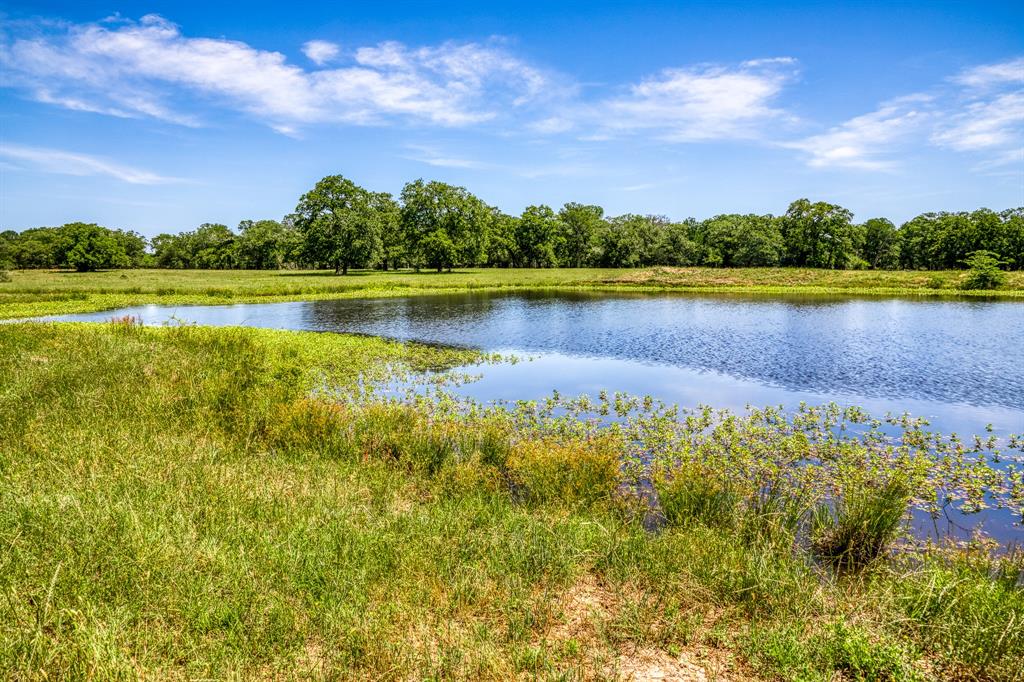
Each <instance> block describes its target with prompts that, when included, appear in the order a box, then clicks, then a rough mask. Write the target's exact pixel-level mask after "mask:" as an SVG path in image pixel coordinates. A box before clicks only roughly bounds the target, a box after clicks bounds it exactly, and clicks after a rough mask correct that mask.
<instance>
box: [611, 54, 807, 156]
mask: <svg viewBox="0 0 1024 682" xmlns="http://www.w3.org/2000/svg"><path fill="white" fill-rule="evenodd" d="M795 75H796V61H795V60H794V59H792V58H789V57H781V58H774V59H758V60H752V61H747V62H743V63H742V64H740V65H739V66H737V67H732V68H730V67H725V66H718V65H710V66H702V67H696V68H677V69H665V70H664V71H662V72H661V73H659V74H658V75H657V76H654V77H652V78H648V79H645V80H643V81H641V82H640V83H638V84H636V85H633V86H632V87H631V88H630V89H629V93H628V94H627V95H625V96H622V97H617V98H613V99H608V100H605V101H604V102H602V103H601V104H600V105H599V106H598V107H597V108H596V111H595V115H596V116H597V117H598V118H599V126H600V127H603V128H605V129H607V130H610V131H626V132H629V131H641V130H647V131H655V132H656V134H657V135H658V136H659V137H661V138H663V139H666V140H669V141H673V142H693V141H703V140H716V139H742V138H747V139H750V138H757V137H759V136H761V135H762V133H763V126H764V124H765V123H767V122H769V121H777V120H780V119H786V118H787V115H786V114H785V112H783V111H782V110H781V109H778V108H776V107H775V106H773V102H774V100H775V99H776V98H777V97H778V95H779V94H780V92H781V91H782V89H783V87H784V86H785V85H786V84H787V83H788V82H790V81H791V80H792V79H793V78H794V77H795Z"/></svg>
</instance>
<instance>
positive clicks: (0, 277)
mask: <svg viewBox="0 0 1024 682" xmlns="http://www.w3.org/2000/svg"><path fill="white" fill-rule="evenodd" d="M10 281H11V273H10V272H8V271H7V270H6V269H4V268H0V283H2V282H10Z"/></svg>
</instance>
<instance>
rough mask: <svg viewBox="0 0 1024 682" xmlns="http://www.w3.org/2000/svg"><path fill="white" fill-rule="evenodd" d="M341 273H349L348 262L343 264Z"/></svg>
mask: <svg viewBox="0 0 1024 682" xmlns="http://www.w3.org/2000/svg"><path fill="white" fill-rule="evenodd" d="M341 274H343V275H347V274H348V263H345V264H344V265H342V266H341Z"/></svg>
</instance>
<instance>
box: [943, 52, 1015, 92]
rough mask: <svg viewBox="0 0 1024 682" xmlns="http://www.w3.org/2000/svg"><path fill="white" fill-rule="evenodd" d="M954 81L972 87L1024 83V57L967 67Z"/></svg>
mask: <svg viewBox="0 0 1024 682" xmlns="http://www.w3.org/2000/svg"><path fill="white" fill-rule="evenodd" d="M952 80H953V82H954V83H959V84H960V85H966V86H968V87H972V88H987V87H992V86H997V85H1002V84H1006V83H1024V57H1019V58H1017V59H1011V60H1009V61H1005V62H1000V63H998V64H983V65H981V66H975V67H973V68H970V69H966V70H964V71H963V72H961V73H960V74H959V75H957V76H955V77H954V78H953V79H952Z"/></svg>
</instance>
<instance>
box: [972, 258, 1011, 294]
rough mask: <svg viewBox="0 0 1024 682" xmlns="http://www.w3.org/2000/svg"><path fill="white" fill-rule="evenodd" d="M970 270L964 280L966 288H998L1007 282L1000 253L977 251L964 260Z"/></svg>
mask: <svg viewBox="0 0 1024 682" xmlns="http://www.w3.org/2000/svg"><path fill="white" fill-rule="evenodd" d="M964 263H965V264H966V265H967V267H968V268H970V271H969V272H968V274H967V279H966V280H965V282H964V287H963V288H964V289H996V288H998V287H1000V286H1002V285H1003V284H1005V283H1006V273H1005V272H1003V271H1002V270H1001V269H1000V268H1001V266H1002V265H1004V262H1003V261H1002V259H1000V258H999V254H998V253H992V252H991V251H984V250H982V251H975V252H974V253H972V254H970V255H969V256H968V257H967V259H966V260H965V261H964Z"/></svg>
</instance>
